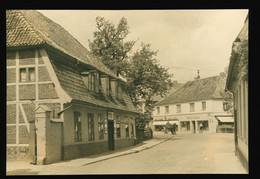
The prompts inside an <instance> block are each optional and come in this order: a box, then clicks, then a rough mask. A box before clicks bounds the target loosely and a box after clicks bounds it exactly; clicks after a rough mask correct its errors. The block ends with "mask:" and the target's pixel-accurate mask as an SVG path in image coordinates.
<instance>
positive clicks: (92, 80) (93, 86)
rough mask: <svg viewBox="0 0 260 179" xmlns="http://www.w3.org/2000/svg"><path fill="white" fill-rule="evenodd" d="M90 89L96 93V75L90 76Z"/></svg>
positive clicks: (91, 74)
mask: <svg viewBox="0 0 260 179" xmlns="http://www.w3.org/2000/svg"><path fill="white" fill-rule="evenodd" d="M88 89H89V90H90V91H95V74H94V73H90V74H89V80H88Z"/></svg>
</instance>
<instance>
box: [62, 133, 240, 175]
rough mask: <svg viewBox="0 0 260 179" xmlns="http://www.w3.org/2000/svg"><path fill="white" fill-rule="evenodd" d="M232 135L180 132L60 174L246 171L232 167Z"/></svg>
mask: <svg viewBox="0 0 260 179" xmlns="http://www.w3.org/2000/svg"><path fill="white" fill-rule="evenodd" d="M233 137H234V136H233V134H201V135H200V134H194V135H192V134H186V135H181V134H179V135H177V136H176V137H174V138H172V139H170V140H168V141H167V142H164V143H162V144H160V145H158V146H156V147H153V148H151V149H149V150H144V151H142V152H139V153H135V154H131V155H126V156H122V157H120V158H114V159H110V160H106V161H103V162H99V163H95V164H91V165H86V166H82V167H79V168H75V169H73V170H67V171H64V172H62V173H60V174H187V173H243V172H244V170H243V168H242V166H240V167H241V168H240V167H238V168H236V167H237V166H234V165H233V166H232V162H234V161H232V160H234V159H233V157H234V152H233V151H234V142H233ZM229 159H230V160H229ZM236 160H237V159H236ZM236 162H237V164H239V162H238V160H237V161H236ZM239 165H240V164H239ZM239 165H238V166H239ZM239 169H241V170H239Z"/></svg>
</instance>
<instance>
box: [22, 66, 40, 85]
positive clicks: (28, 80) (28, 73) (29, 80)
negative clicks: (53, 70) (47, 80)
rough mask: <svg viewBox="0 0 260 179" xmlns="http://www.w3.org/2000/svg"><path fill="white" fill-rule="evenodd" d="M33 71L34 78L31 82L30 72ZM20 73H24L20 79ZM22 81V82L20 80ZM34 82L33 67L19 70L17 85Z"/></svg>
mask: <svg viewBox="0 0 260 179" xmlns="http://www.w3.org/2000/svg"><path fill="white" fill-rule="evenodd" d="M31 70H32V71H33V73H32V74H34V78H33V80H32V78H31V73H30V71H31ZM22 71H24V73H23V74H24V75H25V78H24V79H23V78H22ZM22 79H23V80H22ZM35 81H36V74H35V67H20V68H19V83H28V82H35Z"/></svg>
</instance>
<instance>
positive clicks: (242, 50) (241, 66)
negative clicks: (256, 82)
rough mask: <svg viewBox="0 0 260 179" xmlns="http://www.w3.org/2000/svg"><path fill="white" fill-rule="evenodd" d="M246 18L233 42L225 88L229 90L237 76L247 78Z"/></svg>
mask: <svg viewBox="0 0 260 179" xmlns="http://www.w3.org/2000/svg"><path fill="white" fill-rule="evenodd" d="M248 20H249V19H248V15H247V17H246V20H245V24H244V26H243V28H242V29H241V30H240V32H239V34H238V36H237V38H236V39H235V41H234V42H233V46H232V52H231V56H230V61H229V67H228V76H227V82H226V89H227V90H230V91H231V90H232V89H231V88H232V83H234V82H235V81H236V80H237V79H238V77H239V76H240V77H243V78H247V75H248Z"/></svg>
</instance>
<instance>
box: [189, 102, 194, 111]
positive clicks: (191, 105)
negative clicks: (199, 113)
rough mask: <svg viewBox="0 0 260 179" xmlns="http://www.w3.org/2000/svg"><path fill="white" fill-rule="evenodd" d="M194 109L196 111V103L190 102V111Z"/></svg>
mask: <svg viewBox="0 0 260 179" xmlns="http://www.w3.org/2000/svg"><path fill="white" fill-rule="evenodd" d="M194 111H195V104H194V103H190V112H194Z"/></svg>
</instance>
